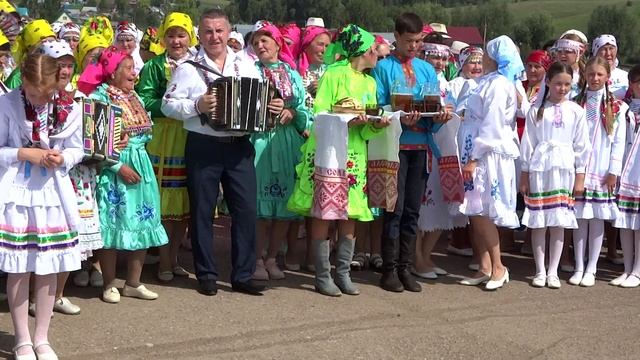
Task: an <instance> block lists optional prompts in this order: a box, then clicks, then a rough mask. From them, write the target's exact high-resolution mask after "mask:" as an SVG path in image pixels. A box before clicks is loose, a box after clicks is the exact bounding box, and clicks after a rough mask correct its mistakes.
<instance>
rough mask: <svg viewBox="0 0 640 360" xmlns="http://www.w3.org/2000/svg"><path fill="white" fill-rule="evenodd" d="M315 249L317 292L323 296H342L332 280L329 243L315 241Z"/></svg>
mask: <svg viewBox="0 0 640 360" xmlns="http://www.w3.org/2000/svg"><path fill="white" fill-rule="evenodd" d="M313 248H314V250H315V254H316V261H315V263H316V281H315V286H316V291H317V292H319V293H320V294H322V295H327V296H340V295H342V293H341V292H340V289H339V288H338V287H337V286H336V284H334V283H333V279H332V278H331V262H329V254H330V251H331V250H330V249H329V241H327V240H314V241H313Z"/></svg>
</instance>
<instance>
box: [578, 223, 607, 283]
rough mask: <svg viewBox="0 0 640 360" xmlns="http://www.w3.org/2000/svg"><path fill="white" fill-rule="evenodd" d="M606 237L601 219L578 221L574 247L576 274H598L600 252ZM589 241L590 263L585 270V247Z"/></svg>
mask: <svg viewBox="0 0 640 360" xmlns="http://www.w3.org/2000/svg"><path fill="white" fill-rule="evenodd" d="M603 237H604V220H600V219H590V220H584V219H578V229H576V230H574V231H573V247H574V251H575V257H576V272H588V273H591V274H595V273H596V268H597V265H598V258H599V257H600V250H602V239H603ZM587 238H588V239H589V261H588V263H587V268H586V269H585V268H584V247H585V242H586V240H587Z"/></svg>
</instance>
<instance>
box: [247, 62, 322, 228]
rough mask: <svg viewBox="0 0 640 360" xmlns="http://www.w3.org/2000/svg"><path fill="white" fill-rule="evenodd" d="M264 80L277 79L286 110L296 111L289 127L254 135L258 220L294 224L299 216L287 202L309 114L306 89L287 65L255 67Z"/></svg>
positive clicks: (276, 128) (300, 79) (284, 126)
mask: <svg viewBox="0 0 640 360" xmlns="http://www.w3.org/2000/svg"><path fill="white" fill-rule="evenodd" d="M256 66H257V67H258V70H259V71H260V72H261V73H262V74H263V77H267V76H269V78H271V79H272V80H271V81H274V80H273V78H275V79H276V81H275V82H276V87H277V88H278V87H282V89H281V90H280V93H281V95H283V98H284V100H285V107H286V108H290V109H293V110H295V111H296V115H295V117H294V118H293V119H292V120H291V122H290V123H288V124H286V125H282V124H280V123H278V124H277V125H276V127H275V128H274V129H273V130H271V131H266V132H262V133H254V134H252V135H251V142H252V143H253V146H254V148H255V150H256V156H255V160H254V164H255V167H256V179H257V184H258V188H257V191H258V193H257V195H258V196H257V198H258V203H257V211H258V218H261V219H278V220H294V219H298V218H300V215H299V214H296V213H293V212H291V211H289V210H288V209H287V201H288V200H289V198H290V197H291V194H292V193H293V189H294V185H295V181H296V173H295V167H296V165H297V164H298V162H300V147H301V146H302V144H303V143H304V138H303V137H302V135H301V133H302V132H303V131H304V130H305V129H306V128H307V123H308V122H310V119H311V113H310V111H309V110H308V109H307V107H306V105H305V95H306V92H305V89H304V86H303V84H302V78H301V77H300V75H299V74H298V72H297V71H295V70H292V69H291V68H290V67H289V65H287V64H285V63H283V62H280V61H279V62H277V63H275V64H272V65H262V64H261V63H259V62H258V63H257V65H256Z"/></svg>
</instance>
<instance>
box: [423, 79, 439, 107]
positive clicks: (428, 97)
mask: <svg viewBox="0 0 640 360" xmlns="http://www.w3.org/2000/svg"><path fill="white" fill-rule="evenodd" d="M422 99H423V102H424V105H423V108H424V111H425V112H432V113H435V112H440V110H441V109H442V98H441V97H440V82H439V81H437V80H436V81H435V82H426V83H424V85H422Z"/></svg>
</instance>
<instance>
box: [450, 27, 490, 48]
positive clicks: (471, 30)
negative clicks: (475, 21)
mask: <svg viewBox="0 0 640 360" xmlns="http://www.w3.org/2000/svg"><path fill="white" fill-rule="evenodd" d="M447 33H448V34H449V36H451V37H452V38H453V40H458V41H463V42H466V43H467V44H469V45H476V46H482V45H484V40H483V39H482V35H481V34H480V30H478V28H477V27H475V26H447Z"/></svg>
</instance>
